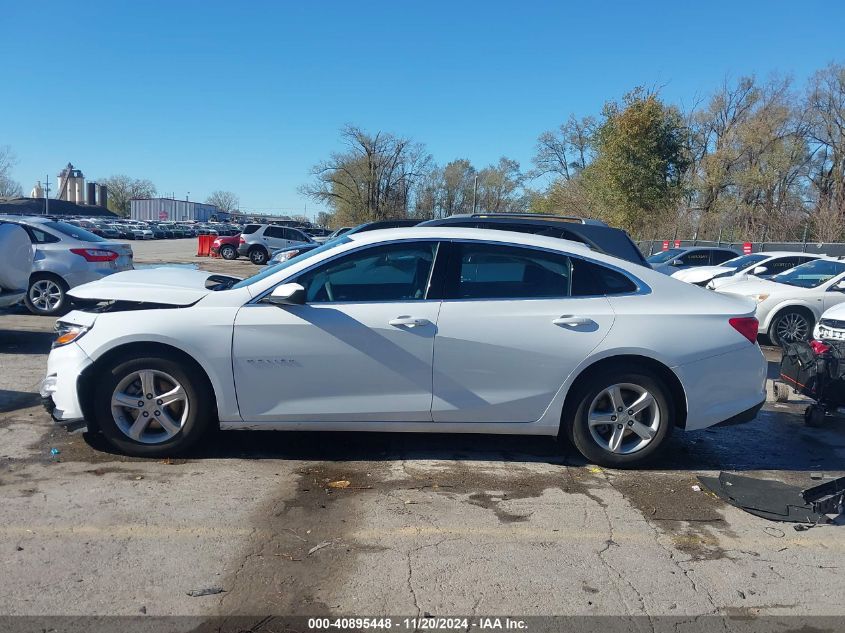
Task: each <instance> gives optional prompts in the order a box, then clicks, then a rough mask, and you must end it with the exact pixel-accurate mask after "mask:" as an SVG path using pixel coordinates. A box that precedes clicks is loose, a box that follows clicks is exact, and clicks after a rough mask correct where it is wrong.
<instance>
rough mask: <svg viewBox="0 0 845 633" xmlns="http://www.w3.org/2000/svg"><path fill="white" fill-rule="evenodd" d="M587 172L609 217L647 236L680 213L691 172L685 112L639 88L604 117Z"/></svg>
mask: <svg viewBox="0 0 845 633" xmlns="http://www.w3.org/2000/svg"><path fill="white" fill-rule="evenodd" d="M602 116H603V121H602V122H601V124H600V125H599V126H598V128H597V130H596V134H595V138H594V142H593V148H594V151H595V159H594V160H593V162H592V163H590V164H589V165H588V166H587V167H586V168H585V169H584V170H583V176H584V184H585V185H586V187H587V190H588V192H589V194H590V198H591V199H593V200H595V201H596V203H598V204H600V205H601V206H602V207H603V214H604V215H606V216H608V217H609V218H610V219H611V220H612V221H614V222H615V223H616V224H617V225H619V226H621V227H623V228H625V229H628V230H629V231H631V232H632V233H635V234H642V233H643V232H644V230H645V228H646V227H649V226H652V225H654V224H655V223H657V222H659V221H660V220H661V219H662V218H663V217H664V216H665V214H666V213H667V212H669V211H672V212H674V209H675V208H676V205H677V203H678V201H679V200H680V199H681V197H682V193H683V186H682V184H683V175H684V173H685V172H686V170H687V167H688V166H689V158H688V143H687V129H686V126H685V124H684V120H683V117H682V116H681V113H680V111H679V110H678V109H677V108H675V107H673V106H667V105H665V104H664V103H663V102H662V101H661V100H660V99H659V98H658V96H657V95H656V94H651V93H647V92H646V91H645V90H643V89H642V88H637V89H635V90H633V91H632V92H630V93H629V94H627V95H626V96H625V98H624V100H623V103H622V104H619V103H615V102H610V103H608V104H607V105H605V107H604V110H603V112H602Z"/></svg>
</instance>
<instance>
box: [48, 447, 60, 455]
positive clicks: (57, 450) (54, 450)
mask: <svg viewBox="0 0 845 633" xmlns="http://www.w3.org/2000/svg"><path fill="white" fill-rule="evenodd" d="M59 453H61V451H60V450H59V449H58V448H51V449H50V455H58V454H59Z"/></svg>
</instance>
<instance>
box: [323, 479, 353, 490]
mask: <svg viewBox="0 0 845 633" xmlns="http://www.w3.org/2000/svg"><path fill="white" fill-rule="evenodd" d="M327 486H328V487H329V488H349V481H347V480H346V479H339V480H337V481H330V482H329V483H328V484H327Z"/></svg>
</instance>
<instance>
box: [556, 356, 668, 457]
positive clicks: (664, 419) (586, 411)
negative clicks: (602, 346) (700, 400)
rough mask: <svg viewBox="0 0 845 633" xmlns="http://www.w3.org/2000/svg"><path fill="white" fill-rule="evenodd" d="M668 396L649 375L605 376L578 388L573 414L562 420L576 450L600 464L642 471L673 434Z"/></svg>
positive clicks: (637, 372)
mask: <svg viewBox="0 0 845 633" xmlns="http://www.w3.org/2000/svg"><path fill="white" fill-rule="evenodd" d="M669 394H670V392H669V390H668V389H667V388H666V386H665V385H664V384H663V382H662V381H661V380H660V378H658V377H657V376H655V375H654V374H652V373H651V372H648V371H646V370H640V369H636V370H635V369H627V368H620V369H608V370H605V371H602V372H601V373H599V374H597V375H593V376H592V377H591V378H590V379H589V380H588V381H587V382H585V383H584V384H583V385H581V386H580V387H578V388H577V392H576V393H575V398H574V400H573V403H574V405H573V407H570V411H572V409H573V408H574V412H573V413H572V415H571V418H570V419H565V420H564V421H563V422H564V425H565V429H566V432H567V433H568V435H569V439H570V441H571V442H572V443H573V444H574V445H575V448H577V449H578V451H579V452H580V453H581V454H582V455H583V456H584V457H586V458H587V459H589V460H590V461H592V462H594V463H596V464H599V465H601V466H608V467H610V468H633V467H639V466H642V465H644V464H646V463H648V462H649V461H651V460H653V459H654V458H655V457H657V456H658V455H659V454H660V453H661V452H662V451H663V450H664V449H665V447H666V445H667V443H668V440H669V438H670V437H671V435H672V428H673V426H674V420H673V419H672V418H673V416H674V406H673V403H672V398H671V396H670V395H669ZM620 407H621V410H620ZM631 412H633V413H631ZM565 415H566V414H565ZM603 420H606V422H603ZM591 422H592V423H591Z"/></svg>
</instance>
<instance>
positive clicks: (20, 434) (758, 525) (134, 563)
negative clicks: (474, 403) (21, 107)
mask: <svg viewBox="0 0 845 633" xmlns="http://www.w3.org/2000/svg"><path fill="white" fill-rule="evenodd" d="M175 244H178V243H177V242H165V243H159V242H156V243H153V244H152V245H154V246H155V248H156V249H161V248H163V246H162V245H171V246H172V245H175ZM191 244H193V241H191ZM144 246H146V245H145V244H138V245H137V248H136V252H137V253H138V255H139V257H138V259H139V261H143V260H144V253H143V252H141V251H142V248H143V247H144ZM192 255H193V253H191V256H192ZM150 257H151V258H155V257H161V254H160V253H159V252H158V251H156V252H155V253H153V254H152V255H150ZM184 259H185V261H190V260H189V259H188V257H187V256H184ZM168 261H178V258H177V257H176V256H173V257H172V258H171V259H169V260H168ZM214 265H215V266H216V267H217V268H218V269H219V268H220V267H221V266H223V267H225V266H230V268H237V269H238V271H239V272H240V274H244V273H245V272H246V273H249V272H253V270H252V268H254V267H252V266H251V265H248V264H244V263H243V262H215V263H214ZM235 274H237V273H235ZM51 327H52V320H50V319H41V318H38V317H32V316H29V315H26V314H24V313H22V312H20V311H13V312H5V313H0V497H2V500H3V502H2V504H0V560H2V568H3V570H4V571H3V574H0V615H9V614H30V615H45V614H56V615H75V614H78V615H82V614H110V615H139V614H141V613H146V614H147V615H149V616H153V615H174V614H178V615H193V616H201V617H206V616H208V617H211V616H217V615H224V616H236V615H248V616H255V617H256V621H258V619H259V618H258V616H257V615H256V614H284V615H295V614H306V615H316V614H334V615H356V614H357V615H364V614H366V615H379V614H390V615H412V616H414V615H424V614H432V615H473V614H504V615H523V616H524V615H542V614H582V615H586V614H595V615H629V616H645V617H646V618H648V619H649V622H650V623H651V624H652V626H653V625H654V622H653V621H652V620H651V619H652V618H655V617H657V616H664V615H672V616H684V617H688V618H691V619H692V618H695V617H698V616H702V615H706V614H722V615H733V616H737V617H745V616H753V615H761V614H767V615H769V614H770V615H805V614H816V615H834V616H835V615H839V616H841V615H843V614H844V613H845V607H843V606H842V601H841V596H842V595H845V574H843V572H842V566H843V562H842V561H843V560H845V559H843V554H845V538H843V537H842V533H841V532H840V530H842V529H843V528H842V527H841V526H831V527H828V526H825V527H818V528H815V529H811V530H809V531H806V532H796V531H795V530H793V528H792V526H791V524H784V523H774V522H770V521H766V520H764V519H761V518H757V517H754V516H752V515H749V514H746V513H744V512H742V511H740V510H738V509H736V508H733V507H731V506H728V505H726V504H724V503H723V502H722V501H720V500H719V499H717V498H715V497H713V496H712V495H709V494H708V493H706V492H703V491H695V490H693V486H694V485H696V483H697V482H696V475H698V474H713V473H717V472H718V471H719V470H729V471H733V472H742V473H751V474H757V475H760V476H764V477H773V478H777V479H781V480H783V481H786V482H788V483H796V484H808V483H810V473H811V472H816V471H818V472H824V473H825V474H829V475H835V474H842V468H843V466H842V464H845V423H839V424H832V425H829V426H828V427H826V428H822V429H809V428H805V427H804V426H803V424H802V421H801V416H800V414H801V411H802V404H801V403H800V402H791V403H787V404H775V403H770V404H767V405H766V407H765V409H764V411H763V412H762V413H761V415H760V416H759V417H758V419H757V420H756V421H754V422H752V423H750V424H747V425H742V426H737V427H730V428H724V429H711V430H708V431H703V432H698V433H691V434H684V433H676V434H675V437H674V438H673V440H672V444H671V447H670V450H669V451H668V454H667V456H666V457H665V458H664V459H663V460H662V461H661V462H660V463H658V464H656V465H655V466H654V468H652V469H650V470H641V471H612V470H605V469H599V468H596V467H594V466H591V465H589V464H587V463H585V462H584V461H583V459H581V458H580V457H578V456H577V454H576V453H575V452H574V451H573V450H572V449H567V448H565V447H564V448H562V449H561V448H560V447H558V446H557V445H556V444H555V443H554V442H553V441H551V440H547V439H542V438H531V437H490V436H455V435H451V436H450V435H405V434H397V435H393V436H392V435H386V434H358V435H352V434H343V433H337V434H318V433H271V432H229V433H221V434H219V435H218V436H217V437H216V438H215V439H214V440H213V441H212V442H210V443H208V444H207V445H206V446H204V447H203V448H201V449H200V450H198V451H197V452H196V453H195V454H192V455H191V456H189V457H187V458H185V459H179V460H141V459H129V458H125V457H122V456H119V455H115V454H113V453H111V452H109V450H108V449H107V448H106V447H105V446H104V445H103V443H102V442H101V441H100V440H98V438H96V437H87V436H83V435H81V434H77V435H69V434H67V433H65V432H64V431H63V430H61V429H57V428H56V427H54V426H53V425H52V423H51V422H50V420H49V418H48V416H47V415H46V414H45V413H44V412H43V411H41V410H40V408H38V407H37V406H35V404H36V400H35V398H34V396H33V392H34V387H35V385H36V384H37V381H38V380H39V379H40V378H41V375H42V372H43V369H44V366H45V361H46V352H47V351H48V350H49V341H50V335H49V330H50V329H51ZM772 360H773V358H772ZM51 448H57V449H58V450H59V451H60V452H59V454H58V455H51V453H50V449H51ZM337 480H347V481H349V482H350V484H349V486H348V487H346V488H332V487H329V486H328V484H329V483H330V482H333V481H337ZM201 589H214V590H215V591H216V590H222V591H221V592H219V593H213V594H211V595H205V596H201V597H191V596H188V595H187V593H188V592H190V591H196V590H201Z"/></svg>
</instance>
